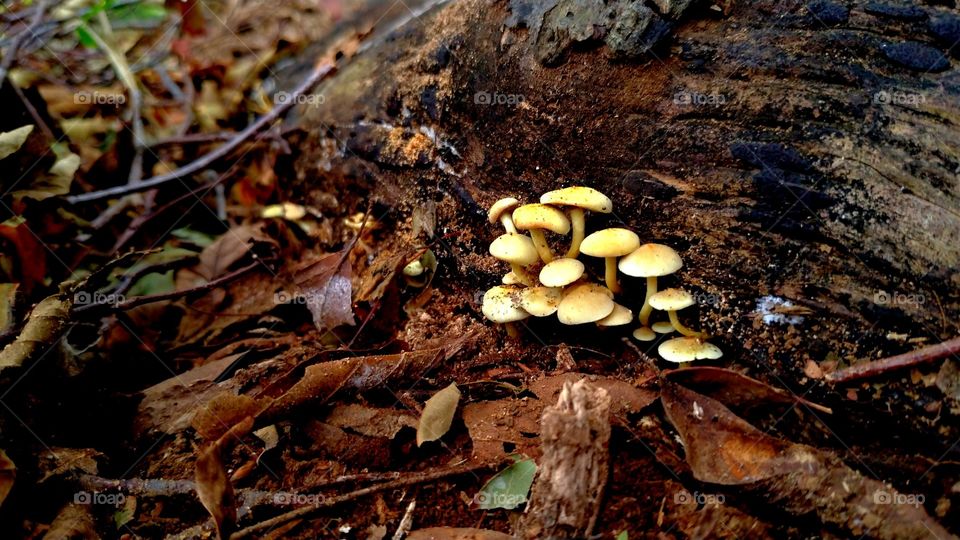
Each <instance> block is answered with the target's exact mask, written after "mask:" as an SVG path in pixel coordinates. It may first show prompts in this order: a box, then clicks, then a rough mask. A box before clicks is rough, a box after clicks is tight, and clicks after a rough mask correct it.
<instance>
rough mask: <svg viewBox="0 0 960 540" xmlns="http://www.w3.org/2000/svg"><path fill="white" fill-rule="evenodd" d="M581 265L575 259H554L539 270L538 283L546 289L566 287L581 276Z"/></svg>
mask: <svg viewBox="0 0 960 540" xmlns="http://www.w3.org/2000/svg"><path fill="white" fill-rule="evenodd" d="M583 271H584V267H583V263H582V262H580V261H578V260H577V259H571V258H568V257H561V258H559V259H554V260H552V261H550V262H548V263H547V264H545V265H544V266H543V268H542V269H541V270H540V283H542V284H544V285H546V286H547V287H566V286H567V285H569V284H571V283H573V282H574V281H576V280H578V279H580V276H582V275H583Z"/></svg>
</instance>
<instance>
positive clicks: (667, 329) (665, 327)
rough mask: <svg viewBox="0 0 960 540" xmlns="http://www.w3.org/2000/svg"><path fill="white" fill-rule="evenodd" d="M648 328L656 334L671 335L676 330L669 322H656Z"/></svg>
mask: <svg viewBox="0 0 960 540" xmlns="http://www.w3.org/2000/svg"><path fill="white" fill-rule="evenodd" d="M650 328H652V329H653V331H654V332H656V333H658V334H672V333H673V332H674V330H676V328H674V327H673V325H672V324H671V323H670V321H657V322H655V323H653V324H651V325H650Z"/></svg>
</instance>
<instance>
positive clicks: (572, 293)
mask: <svg viewBox="0 0 960 540" xmlns="http://www.w3.org/2000/svg"><path fill="white" fill-rule="evenodd" d="M615 305H616V303H615V302H614V301H613V293H612V292H610V289H608V288H606V287H604V286H603V285H598V284H596V283H581V284H579V285H574V286H573V287H570V288H569V289H567V290H566V291H565V294H564V296H563V300H561V301H560V307H559V308H557V319H559V320H560V322H561V323H563V324H585V323H591V322H596V321H599V320H600V319H602V318H604V317H606V316H607V315H610V313H611V312H613V308H614V307H615Z"/></svg>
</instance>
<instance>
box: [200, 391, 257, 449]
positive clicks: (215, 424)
mask: <svg viewBox="0 0 960 540" xmlns="http://www.w3.org/2000/svg"><path fill="white" fill-rule="evenodd" d="M263 409H264V402H263V401H259V400H256V399H254V398H252V397H250V396H247V395H244V394H240V395H236V394H230V393H223V394H220V395H218V396H216V397H215V398H213V399H211V400H210V401H208V402H207V403H206V405H204V406H203V407H202V408H200V410H198V411H197V413H196V415H194V417H193V420H192V422H191V424H192V425H193V428H194V429H196V430H197V434H198V435H200V436H201V437H203V438H204V439H208V440H209V439H216V438H217V437H223V436H226V435H225V434H226V433H227V432H228V430H230V429H232V427H233V426H234V425H236V424H238V423H240V422H241V421H243V419H244V418H246V417H247V416H252V417H256V416H257V414H259V413H260V411H262V410H263Z"/></svg>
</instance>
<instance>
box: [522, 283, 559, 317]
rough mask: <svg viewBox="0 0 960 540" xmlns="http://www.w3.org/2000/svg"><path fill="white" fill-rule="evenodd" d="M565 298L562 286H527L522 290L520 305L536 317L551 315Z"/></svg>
mask: <svg viewBox="0 0 960 540" xmlns="http://www.w3.org/2000/svg"><path fill="white" fill-rule="evenodd" d="M561 300H563V289H561V288H560V287H527V288H525V289H521V290H520V307H522V308H523V309H524V311H526V312H527V313H529V314H531V315H533V316H534V317H549V316H550V315H553V314H554V313H556V312H557V308H558V307H560V301H561Z"/></svg>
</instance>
